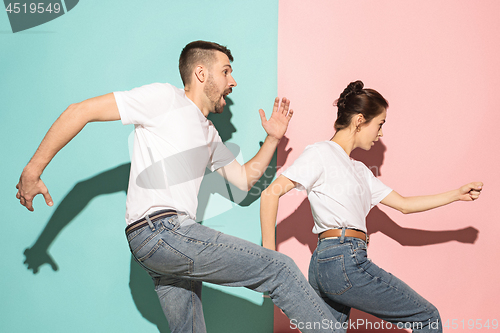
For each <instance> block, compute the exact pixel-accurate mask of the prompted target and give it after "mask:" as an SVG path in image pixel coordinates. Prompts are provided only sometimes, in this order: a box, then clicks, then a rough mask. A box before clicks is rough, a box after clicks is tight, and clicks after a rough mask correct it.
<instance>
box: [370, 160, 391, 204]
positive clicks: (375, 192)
mask: <svg viewBox="0 0 500 333" xmlns="http://www.w3.org/2000/svg"><path fill="white" fill-rule="evenodd" d="M366 175H367V177H368V184H369V186H370V191H371V193H372V199H371V206H372V207H374V206H376V205H377V204H378V203H379V202H380V201H382V200H384V198H385V197H386V196H388V195H389V193H391V192H392V189H391V188H390V187H389V186H387V185H385V184H384V183H382V181H381V180H380V179H378V178H377V177H375V176H374V175H373V173H372V172H371V171H370V169H368V168H366Z"/></svg>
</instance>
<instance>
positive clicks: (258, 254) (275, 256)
mask: <svg viewBox="0 0 500 333" xmlns="http://www.w3.org/2000/svg"><path fill="white" fill-rule="evenodd" d="M181 220H182V219H181V218H179V217H178V216H177V215H176V216H171V217H165V218H158V219H157V220H155V219H154V218H153V219H152V228H151V227H150V226H148V225H146V226H145V227H142V228H140V229H138V230H134V231H132V232H130V233H128V234H127V239H128V242H129V245H130V249H131V251H132V254H133V256H134V258H135V259H136V261H137V262H138V263H139V264H140V265H141V266H142V267H143V268H144V269H145V270H146V271H147V272H148V273H149V274H150V275H151V276H152V278H153V281H154V283H155V289H156V292H157V294H158V297H159V299H160V303H161V305H162V307H163V311H164V313H165V316H166V317H167V320H168V323H169V326H170V330H171V331H172V333H175V332H206V329H205V321H204V318H203V311H202V306H201V284H202V281H206V282H210V283H215V284H219V285H224V286H233V287H247V288H250V289H252V290H255V291H258V292H266V291H267V292H269V296H270V297H271V299H272V300H273V302H274V304H276V305H277V306H278V307H279V308H281V309H282V310H283V312H284V313H285V314H286V315H287V316H288V317H289V318H290V319H291V326H296V327H299V328H300V329H301V331H302V332H303V333H306V332H340V331H342V332H344V331H345V330H336V329H335V327H334V324H335V319H334V317H333V315H332V314H331V312H330V311H329V309H328V307H327V306H326V304H325V303H324V302H323V301H322V300H321V298H320V297H318V295H317V294H316V293H315V291H314V290H313V289H312V288H311V286H310V285H309V283H308V282H307V280H306V279H305V277H304V276H303V274H302V273H301V272H300V270H299V269H298V267H297V266H296V265H295V263H294V262H293V260H292V259H290V258H289V257H287V256H285V255H284V254H281V253H279V252H276V251H271V250H268V249H265V248H263V247H261V246H258V245H256V244H253V243H251V242H248V241H245V240H242V239H239V238H236V237H233V236H229V235H225V234H223V233H221V232H218V231H216V230H213V229H210V228H207V227H204V226H202V225H200V224H198V223H196V222H194V221H193V220H191V219H184V220H182V221H181ZM243 315H244V314H243Z"/></svg>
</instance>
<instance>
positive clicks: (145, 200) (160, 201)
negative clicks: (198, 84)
mask: <svg viewBox="0 0 500 333" xmlns="http://www.w3.org/2000/svg"><path fill="white" fill-rule="evenodd" d="M114 96H115V99H116V104H117V105H118V110H119V112H120V117H121V120H122V123H123V124H124V125H128V124H134V125H135V131H134V132H135V133H134V150H133V154H132V161H131V169H130V179H129V186H128V192H127V211H126V216H125V219H126V221H127V224H131V223H132V222H134V221H137V220H138V219H141V218H142V217H144V216H145V215H149V214H151V213H153V212H155V211H158V210H161V209H173V210H176V211H178V212H184V213H186V214H187V215H189V217H190V218H191V219H193V220H195V219H196V208H197V205H198V199H197V196H198V191H199V188H200V183H201V181H202V178H203V175H204V173H205V168H207V167H208V168H209V169H210V170H211V171H214V170H216V169H218V168H221V167H223V166H226V165H228V164H229V163H231V162H232V161H233V160H234V156H233V154H232V153H231V152H230V151H229V150H228V149H227V148H226V146H225V145H224V144H223V143H222V140H221V138H220V136H219V133H218V132H217V130H216V129H215V127H214V125H213V124H212V122H211V121H209V120H208V119H207V118H206V117H205V116H204V115H203V113H202V112H201V111H200V109H199V108H198V107H197V106H196V105H195V104H194V103H193V102H192V101H191V100H190V99H189V98H187V97H186V94H185V92H184V90H183V89H179V88H176V87H174V86H172V85H170V84H168V83H153V84H150V85H146V86H142V87H139V88H135V89H132V90H130V91H121V92H114Z"/></svg>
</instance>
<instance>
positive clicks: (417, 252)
mask: <svg viewBox="0 0 500 333" xmlns="http://www.w3.org/2000/svg"><path fill="white" fill-rule="evenodd" d="M499 13H500V2H499V1H496V0H489V1H480V2H478V1H474V0H461V1H459V0H440V1H434V0H420V1H411V2H409V1H400V0H374V1H359V0H356V1H335V0H325V1H317V0H315V1H303V0H283V1H280V12H279V45H278V91H279V95H280V96H286V97H288V98H290V99H291V101H292V108H293V109H294V111H295V114H294V119H293V120H292V123H291V126H290V128H289V131H288V134H287V135H288V138H289V141H288V142H287V147H289V148H292V151H291V152H290V154H289V155H288V159H287V160H286V163H285V166H287V165H290V164H291V163H292V162H293V161H294V160H295V159H296V158H297V157H298V156H299V155H300V153H301V152H302V151H303V149H304V147H305V146H306V145H308V144H311V143H313V142H316V141H321V140H328V139H330V138H331V136H332V135H333V122H334V120H335V114H336V108H334V107H333V106H332V103H333V101H334V100H335V99H336V98H337V97H338V95H339V94H340V92H341V91H342V90H343V89H344V87H345V86H346V85H347V84H348V83H349V82H350V81H353V80H356V79H361V80H362V81H363V82H365V85H366V86H367V87H371V88H375V89H377V90H378V91H379V92H381V93H382V94H383V95H384V96H385V97H386V98H387V99H388V100H389V103H390V108H389V110H388V118H387V124H386V125H385V126H384V134H385V136H384V138H383V144H382V145H378V146H376V147H375V148H374V149H372V151H370V152H369V153H368V154H363V153H362V152H356V153H355V156H354V157H356V158H357V159H362V160H364V161H365V162H366V163H367V164H369V165H376V166H379V167H380V169H379V171H380V174H381V175H380V178H381V179H382V181H383V182H384V183H386V184H387V185H389V186H391V187H392V188H393V189H395V190H396V191H398V192H399V193H401V194H403V195H418V194H431V193H437V192H442V191H446V190H449V189H453V188H457V187H459V186H461V185H463V184H464V183H467V182H470V181H478V180H479V181H483V182H484V183H485V187H484V193H483V194H482V196H481V198H480V200H479V201H476V202H473V203H454V204H452V205H449V206H447V207H444V208H441V209H438V210H434V211H430V212H425V213H420V214H413V215H403V214H401V213H399V212H396V211H393V210H391V209H388V208H387V207H382V206H381V207H380V209H375V210H374V211H372V214H371V215H370V216H369V218H368V228H369V233H371V234H372V235H371V243H370V247H369V251H368V253H369V256H370V257H371V258H372V259H373V261H374V262H376V263H377V264H378V265H380V266H381V267H383V268H385V269H386V270H387V271H389V272H392V273H393V274H394V275H396V276H398V277H399V278H401V279H402V280H404V281H405V282H407V283H408V284H409V285H410V286H412V287H413V288H414V289H415V290H416V291H418V292H419V293H420V294H421V295H422V296H424V297H426V298H427V299H428V300H429V301H431V302H432V303H433V304H434V305H436V306H437V307H438V309H439V310H440V313H441V316H442V319H443V321H444V323H446V321H447V320H450V322H449V324H450V325H451V323H452V320H453V319H455V320H456V322H457V323H458V326H459V327H458V328H457V329H455V330H453V332H461V331H470V330H469V329H468V326H467V323H468V320H469V319H474V320H481V321H482V323H483V324H484V323H485V322H486V320H489V322H490V324H491V321H492V320H493V319H496V320H500V315H499V314H498V304H499V303H498V299H497V298H498V296H500V287H499V284H498V283H496V282H497V281H498V273H500V269H499V268H498V265H497V262H498V258H499V254H500V241H499V235H500V225H499V219H498V217H497V215H496V214H495V213H494V210H493V207H495V206H497V205H498V199H497V197H496V195H495V194H494V193H495V189H498V188H499V187H500V181H499V177H498V171H497V169H496V168H497V167H498V165H499V162H500V157H499V153H498V152H499V148H498V136H499V134H498V132H499V131H498V128H499V126H500V112H499V111H500V110H499V106H498V105H499V103H498V94H499V89H500V61H499V60H498V59H500V43H499V37H498V36H499V34H500V20H499V16H498V14H499ZM283 159H284V157H283ZM303 200H304V196H303V195H302V194H298V192H296V191H292V192H290V193H289V194H288V195H286V196H285V197H283V198H282V199H281V206H280V211H279V219H278V223H279V224H278V242H279V246H278V249H279V251H281V252H283V253H286V254H288V255H290V256H291V257H293V258H294V259H295V261H296V262H297V264H298V265H299V267H300V268H301V269H302V271H303V272H304V274H307V267H308V264H309V258H310V254H311V251H312V250H314V248H315V245H316V244H315V241H316V239H315V237H314V236H313V235H312V234H311V232H310V230H311V228H312V218H311V216H310V211H309V207H308V204H307V201H306V202H303ZM412 229H413V230H412ZM476 230H477V231H478V232H479V234H478V237H477V239H475V235H476ZM458 240H460V241H458ZM352 317H353V318H354V319H356V318H368V317H367V316H366V315H364V314H362V313H359V312H353V316H352ZM370 320H372V321H377V319H375V318H371V319H370ZM462 320H464V322H463V323H464V325H465V327H464V328H462ZM288 327H289V324H288V322H287V320H286V319H285V318H283V317H282V316H281V315H280V313H279V312H278V311H276V315H275V332H286V331H289V329H288ZM450 329H451V327H450ZM378 331H380V330H378Z"/></svg>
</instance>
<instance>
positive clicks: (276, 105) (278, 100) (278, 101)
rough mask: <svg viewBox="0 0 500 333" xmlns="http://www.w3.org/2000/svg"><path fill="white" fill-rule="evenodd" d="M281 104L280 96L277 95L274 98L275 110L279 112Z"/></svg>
mask: <svg viewBox="0 0 500 333" xmlns="http://www.w3.org/2000/svg"><path fill="white" fill-rule="evenodd" d="M279 106H280V98H279V97H276V98H275V99H274V105H273V112H278V108H279Z"/></svg>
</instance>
